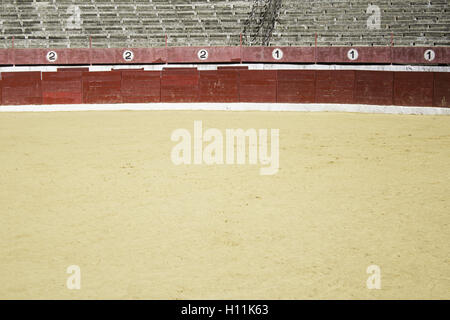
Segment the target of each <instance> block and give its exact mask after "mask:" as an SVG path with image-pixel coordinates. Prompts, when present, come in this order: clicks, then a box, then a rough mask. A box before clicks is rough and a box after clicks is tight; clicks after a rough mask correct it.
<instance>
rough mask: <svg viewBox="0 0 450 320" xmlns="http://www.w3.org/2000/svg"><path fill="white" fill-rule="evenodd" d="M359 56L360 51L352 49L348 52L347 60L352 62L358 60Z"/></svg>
mask: <svg viewBox="0 0 450 320" xmlns="http://www.w3.org/2000/svg"><path fill="white" fill-rule="evenodd" d="M358 56H359V53H358V50H356V49H350V50H349V51H348V52H347V58H349V59H350V60H352V61H355V60H357V59H358Z"/></svg>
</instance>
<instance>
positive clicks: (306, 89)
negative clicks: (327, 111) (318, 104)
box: [277, 70, 316, 103]
mask: <svg viewBox="0 0 450 320" xmlns="http://www.w3.org/2000/svg"><path fill="white" fill-rule="evenodd" d="M315 79H316V73H315V71H311V70H278V94H277V102H290V103H313V102H314V101H315Z"/></svg>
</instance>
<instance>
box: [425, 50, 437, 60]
mask: <svg viewBox="0 0 450 320" xmlns="http://www.w3.org/2000/svg"><path fill="white" fill-rule="evenodd" d="M424 57H425V60H427V61H433V60H434V58H436V53H435V52H434V51H433V50H427V51H425V54H424Z"/></svg>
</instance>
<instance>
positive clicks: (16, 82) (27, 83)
mask: <svg viewBox="0 0 450 320" xmlns="http://www.w3.org/2000/svg"><path fill="white" fill-rule="evenodd" d="M2 104H3V105H21V104H24V105H27V104H42V89H41V72H39V71H38V72H2Z"/></svg>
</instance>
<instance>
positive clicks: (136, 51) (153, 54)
mask: <svg viewBox="0 0 450 320" xmlns="http://www.w3.org/2000/svg"><path fill="white" fill-rule="evenodd" d="M103 50H113V51H114V54H115V63H117V64H133V63H155V64H156V63H165V62H166V50H165V48H120V49H119V48H116V49H103ZM125 51H131V52H132V53H133V60H131V61H127V60H124V57H123V55H124V52H125Z"/></svg>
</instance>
